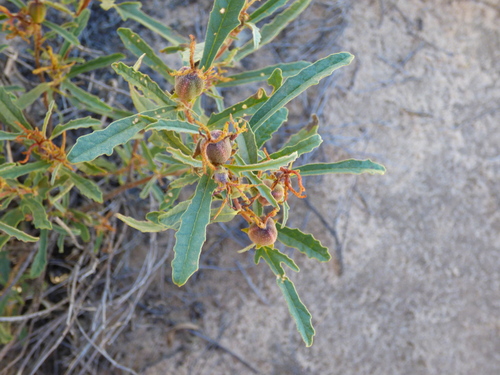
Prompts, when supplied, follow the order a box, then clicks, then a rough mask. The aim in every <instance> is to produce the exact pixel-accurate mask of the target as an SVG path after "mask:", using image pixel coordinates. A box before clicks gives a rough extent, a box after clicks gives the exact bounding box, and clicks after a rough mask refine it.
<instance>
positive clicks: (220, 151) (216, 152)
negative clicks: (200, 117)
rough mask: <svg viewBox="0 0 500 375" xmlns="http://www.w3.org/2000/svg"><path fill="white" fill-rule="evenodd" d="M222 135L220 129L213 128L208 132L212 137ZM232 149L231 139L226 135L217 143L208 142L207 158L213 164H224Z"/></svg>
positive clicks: (215, 137)
mask: <svg viewBox="0 0 500 375" xmlns="http://www.w3.org/2000/svg"><path fill="white" fill-rule="evenodd" d="M221 135H222V130H213V131H211V132H210V137H211V138H212V139H217V138H219V137H220V136H221ZM232 151H233V146H232V145H231V140H230V139H229V138H228V137H226V138H224V139H223V140H222V141H219V142H217V143H209V144H208V145H207V157H208V160H210V162H211V163H212V164H214V165H220V164H224V163H225V162H226V161H227V160H228V159H229V158H230V157H231V153H232Z"/></svg>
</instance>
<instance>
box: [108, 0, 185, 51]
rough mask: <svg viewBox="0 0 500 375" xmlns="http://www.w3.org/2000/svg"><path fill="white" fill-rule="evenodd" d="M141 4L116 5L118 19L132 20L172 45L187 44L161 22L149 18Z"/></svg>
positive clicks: (126, 3)
mask: <svg viewBox="0 0 500 375" xmlns="http://www.w3.org/2000/svg"><path fill="white" fill-rule="evenodd" d="M141 6H142V4H141V3H140V2H125V3H121V4H117V5H116V6H115V8H116V10H117V12H118V14H119V15H120V17H121V18H122V19H123V20H124V21H126V20H127V19H129V18H130V19H133V20H134V21H137V22H139V23H140V24H141V25H143V26H145V27H147V28H148V29H150V30H152V31H154V32H155V33H157V34H158V35H160V36H161V37H162V38H165V39H166V40H168V41H169V42H170V43H172V44H174V45H178V44H182V43H189V41H188V40H187V39H186V38H184V37H182V36H181V35H179V34H178V33H176V32H175V31H174V30H172V29H171V28H170V27H168V26H165V25H164V24H163V22H159V21H157V20H155V19H154V18H151V17H149V16H148V15H146V14H145V13H144V12H142V11H141V10H140V9H141Z"/></svg>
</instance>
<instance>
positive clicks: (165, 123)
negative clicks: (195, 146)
mask: <svg viewBox="0 0 500 375" xmlns="http://www.w3.org/2000/svg"><path fill="white" fill-rule="evenodd" d="M146 130H171V131H174V132H177V133H189V134H198V133H199V132H200V127H199V126H197V125H194V124H191V123H189V122H186V121H180V120H158V121H157V122H155V123H154V124H151V125H148V126H147V127H146Z"/></svg>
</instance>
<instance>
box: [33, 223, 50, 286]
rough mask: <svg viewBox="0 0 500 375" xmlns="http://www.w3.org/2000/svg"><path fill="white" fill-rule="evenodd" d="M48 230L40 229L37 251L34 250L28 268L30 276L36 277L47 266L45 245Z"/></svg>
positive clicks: (46, 243)
mask: <svg viewBox="0 0 500 375" xmlns="http://www.w3.org/2000/svg"><path fill="white" fill-rule="evenodd" d="M48 236H49V231H48V230H46V229H42V230H41V231H40V241H39V242H38V251H37V252H36V255H35V258H34V259H33V264H32V265H31V269H30V278H31V279H36V278H37V277H38V276H40V275H41V274H42V272H43V271H44V270H45V267H47V245H48Z"/></svg>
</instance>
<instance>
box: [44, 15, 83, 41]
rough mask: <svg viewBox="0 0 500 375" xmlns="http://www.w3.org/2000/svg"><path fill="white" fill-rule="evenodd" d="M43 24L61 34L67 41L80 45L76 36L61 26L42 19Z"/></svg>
mask: <svg viewBox="0 0 500 375" xmlns="http://www.w3.org/2000/svg"><path fill="white" fill-rule="evenodd" d="M43 25H44V26H47V27H48V28H49V29H51V30H52V31H55V32H56V33H57V34H59V35H60V36H62V37H63V38H64V39H66V40H67V41H68V42H69V43H71V44H73V45H75V46H79V45H80V41H79V40H78V38H77V37H76V36H75V35H73V33H71V32H70V31H68V30H66V29H64V28H62V27H61V26H59V25H56V24H55V23H52V22H50V21H47V20H45V21H43Z"/></svg>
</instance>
